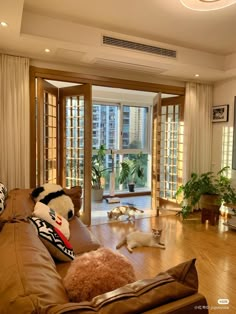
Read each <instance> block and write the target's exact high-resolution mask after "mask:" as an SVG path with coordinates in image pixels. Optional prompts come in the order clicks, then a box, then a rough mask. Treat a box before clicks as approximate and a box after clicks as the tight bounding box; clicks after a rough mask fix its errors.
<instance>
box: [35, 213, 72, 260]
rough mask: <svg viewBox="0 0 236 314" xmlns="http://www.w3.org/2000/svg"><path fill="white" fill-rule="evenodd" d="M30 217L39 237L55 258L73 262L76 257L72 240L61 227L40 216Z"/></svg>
mask: <svg viewBox="0 0 236 314" xmlns="http://www.w3.org/2000/svg"><path fill="white" fill-rule="evenodd" d="M29 219H30V221H31V222H32V223H33V225H34V226H35V228H36V230H37V234H38V236H39V238H40V239H41V240H42V242H43V243H44V245H45V246H46V248H47V249H48V251H49V252H50V254H51V255H52V256H53V257H54V258H56V259H57V260H59V261H62V262H71V261H72V260H73V259H74V258H75V254H74V251H73V248H72V246H71V244H70V242H69V241H68V240H67V239H66V237H65V236H64V235H63V234H62V233H61V232H60V230H59V229H57V228H55V227H53V226H52V225H51V224H49V223H48V222H47V221H45V220H43V219H40V218H37V217H29Z"/></svg>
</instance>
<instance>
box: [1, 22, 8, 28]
mask: <svg viewBox="0 0 236 314" xmlns="http://www.w3.org/2000/svg"><path fill="white" fill-rule="evenodd" d="M0 25H1V26H2V27H7V26H8V24H7V23H6V22H4V21H2V22H0Z"/></svg>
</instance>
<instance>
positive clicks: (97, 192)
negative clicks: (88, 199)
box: [92, 189, 103, 202]
mask: <svg viewBox="0 0 236 314" xmlns="http://www.w3.org/2000/svg"><path fill="white" fill-rule="evenodd" d="M102 199H103V189H92V200H93V201H96V202H97V201H102Z"/></svg>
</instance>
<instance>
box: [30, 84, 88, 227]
mask: <svg viewBox="0 0 236 314" xmlns="http://www.w3.org/2000/svg"><path fill="white" fill-rule="evenodd" d="M91 94H92V92H91V85H90V84H83V85H76V86H73V87H65V88H57V87H55V86H54V85H52V84H50V83H49V82H47V81H46V80H43V79H42V78H38V79H37V96H38V97H37V99H38V110H37V119H36V121H37V136H36V138H37V145H36V146H37V166H36V168H37V183H38V185H41V184H44V183H47V182H51V183H57V184H60V185H62V186H63V187H67V188H70V187H72V186H76V185H80V186H82V188H83V205H82V209H81V219H82V220H83V222H84V223H85V224H87V225H89V224H90V223H91V204H90V203H91V202H90V199H91V147H92V143H91V138H92V131H91V124H92V101H91V98H92V97H91Z"/></svg>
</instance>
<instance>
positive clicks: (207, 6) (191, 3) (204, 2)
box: [180, 0, 236, 11]
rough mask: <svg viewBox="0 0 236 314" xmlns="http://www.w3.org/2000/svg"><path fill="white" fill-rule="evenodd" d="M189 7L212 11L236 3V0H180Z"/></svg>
mask: <svg viewBox="0 0 236 314" xmlns="http://www.w3.org/2000/svg"><path fill="white" fill-rule="evenodd" d="M180 2H181V3H182V4H183V5H184V6H185V7H186V8H188V9H191V10H196V11H211V10H219V9H223V8H226V7H228V6H230V5H232V4H235V3H236V0H180Z"/></svg>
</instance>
